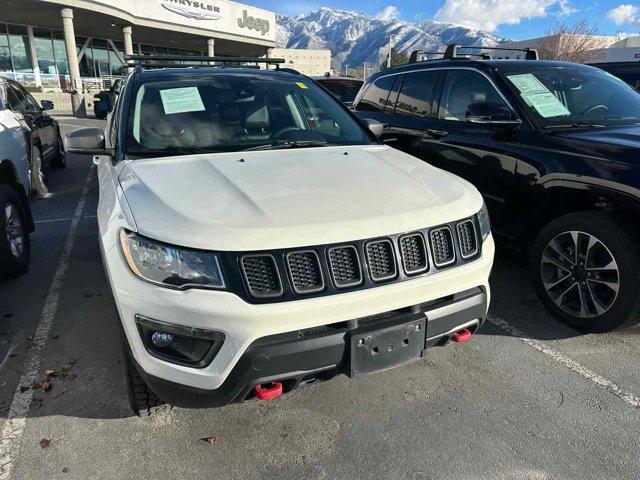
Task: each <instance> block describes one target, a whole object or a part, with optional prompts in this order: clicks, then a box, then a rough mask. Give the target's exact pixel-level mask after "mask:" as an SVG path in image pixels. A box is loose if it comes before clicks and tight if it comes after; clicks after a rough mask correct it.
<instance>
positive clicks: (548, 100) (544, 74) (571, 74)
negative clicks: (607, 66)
mask: <svg viewBox="0 0 640 480" xmlns="http://www.w3.org/2000/svg"><path fill="white" fill-rule="evenodd" d="M498 71H499V73H500V74H501V75H502V76H503V77H504V78H505V80H506V82H507V84H508V85H509V87H510V88H511V89H512V90H513V91H514V92H515V94H516V95H517V96H518V97H519V98H520V99H521V100H522V103H523V105H524V108H525V109H526V110H528V111H529V112H530V113H531V115H532V116H533V117H534V118H535V119H536V120H537V121H538V123H539V124H541V125H542V126H543V127H575V128H578V127H584V126H587V127H588V126H613V125H630V124H636V123H640V95H639V94H638V93H637V92H636V91H634V90H633V89H632V88H631V87H629V86H628V85H627V84H626V83H624V82H623V81H622V80H620V79H618V78H616V77H614V76H612V75H610V74H608V73H606V72H604V71H602V70H599V69H596V68H592V67H586V66H581V65H567V66H544V65H541V66H537V65H535V62H522V66H518V67H509V68H500V69H499V70H498Z"/></svg>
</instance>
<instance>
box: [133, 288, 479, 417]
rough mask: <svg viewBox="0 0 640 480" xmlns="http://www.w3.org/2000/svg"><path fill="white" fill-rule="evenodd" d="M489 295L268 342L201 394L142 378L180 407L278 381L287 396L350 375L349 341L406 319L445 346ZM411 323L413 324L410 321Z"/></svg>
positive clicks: (468, 294)
mask: <svg viewBox="0 0 640 480" xmlns="http://www.w3.org/2000/svg"><path fill="white" fill-rule="evenodd" d="M486 311H487V294H486V292H485V291H484V289H483V288H481V287H478V288H474V289H471V290H467V291H465V292H460V293H458V294H455V295H450V296H448V297H443V298H441V299H438V300H436V301H434V302H429V303H426V304H421V305H414V306H411V307H407V308H405V309H401V310H396V311H393V312H386V313H384V314H381V315H376V316H372V317H367V318H362V319H358V320H354V321H350V322H342V323H339V324H334V325H327V326H323V327H318V328H314V329H310V330H301V331H296V332H289V333H285V334H281V335H274V336H270V337H264V338H261V339H259V340H257V341H255V342H254V343H253V344H251V346H250V347H249V348H248V349H247V351H246V352H245V353H244V354H243V355H242V357H241V358H240V360H239V361H238V363H237V364H236V365H235V367H234V368H233V370H232V371H231V373H230V374H229V376H228V377H227V378H226V380H225V381H224V383H223V384H222V385H221V386H220V387H219V388H217V389H215V390H203V389H198V388H194V387H189V386H185V385H181V384H177V383H173V382H169V381H167V380H164V379H161V378H158V377H154V376H152V375H149V374H147V373H146V372H144V371H143V370H142V369H141V368H140V367H139V366H138V370H139V372H140V375H141V376H142V377H143V378H144V380H145V382H147V384H148V385H149V387H150V388H151V390H153V392H154V393H155V394H156V395H157V396H158V397H160V398H161V399H162V400H164V401H166V402H167V403H170V404H172V405H175V406H178V407H185V408H204V407H220V406H223V405H227V404H229V403H233V402H241V401H244V400H249V399H251V398H253V390H254V388H255V386H256V385H260V384H264V383H269V382H272V381H276V380H277V381H280V382H281V383H282V384H283V387H284V391H285V392H287V391H290V390H293V389H295V388H297V387H299V386H303V385H307V384H310V383H315V382H317V381H323V380H328V379H329V378H332V377H334V376H336V375H338V374H341V373H347V374H348V373H349V372H350V367H351V366H350V338H352V337H353V335H355V334H358V333H359V332H365V331H375V330H376V327H377V326H378V325H379V328H380V329H383V328H385V327H387V326H388V325H389V324H390V322H392V323H398V320H399V319H401V318H402V317H407V318H409V319H413V320H415V315H416V314H418V313H423V314H424V315H425V316H426V318H427V322H426V324H427V327H426V336H425V338H426V341H425V346H424V347H425V348H426V347H428V346H433V345H442V344H445V343H447V341H448V336H449V335H450V334H451V333H453V332H454V331H455V330H456V328H460V326H462V325H464V326H468V327H469V328H471V329H472V330H474V331H475V330H476V329H477V328H478V327H479V326H480V325H481V324H482V323H483V321H484V319H485V316H486ZM408 321H409V320H408Z"/></svg>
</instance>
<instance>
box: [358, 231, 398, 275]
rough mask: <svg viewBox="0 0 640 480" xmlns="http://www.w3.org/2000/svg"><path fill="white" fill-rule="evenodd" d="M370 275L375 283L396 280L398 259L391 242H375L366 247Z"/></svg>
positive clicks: (385, 240)
mask: <svg viewBox="0 0 640 480" xmlns="http://www.w3.org/2000/svg"><path fill="white" fill-rule="evenodd" d="M365 251H366V253H367V263H368V264H369V275H371V280H373V281H374V282H381V281H384V280H390V279H392V278H395V277H396V275H397V273H398V269H397V267H396V257H395V253H394V251H393V243H391V241H390V240H387V239H384V240H375V241H372V242H368V243H367V244H366V245H365Z"/></svg>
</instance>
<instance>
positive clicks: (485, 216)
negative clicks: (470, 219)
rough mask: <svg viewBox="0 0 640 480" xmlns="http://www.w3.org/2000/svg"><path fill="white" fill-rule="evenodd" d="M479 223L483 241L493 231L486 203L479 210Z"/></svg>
mask: <svg viewBox="0 0 640 480" xmlns="http://www.w3.org/2000/svg"><path fill="white" fill-rule="evenodd" d="M478 223H479V224H480V234H481V235H482V241H484V240H485V239H486V238H487V237H488V236H489V234H490V233H491V220H489V210H487V204H486V203H483V204H482V208H481V209H480V211H479V212H478Z"/></svg>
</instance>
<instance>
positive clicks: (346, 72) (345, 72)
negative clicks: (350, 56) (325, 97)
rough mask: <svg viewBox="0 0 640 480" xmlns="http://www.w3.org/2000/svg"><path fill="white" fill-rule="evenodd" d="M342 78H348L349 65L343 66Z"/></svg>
mask: <svg viewBox="0 0 640 480" xmlns="http://www.w3.org/2000/svg"><path fill="white" fill-rule="evenodd" d="M344 76H345V77H348V76H349V65H345V66H344Z"/></svg>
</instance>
